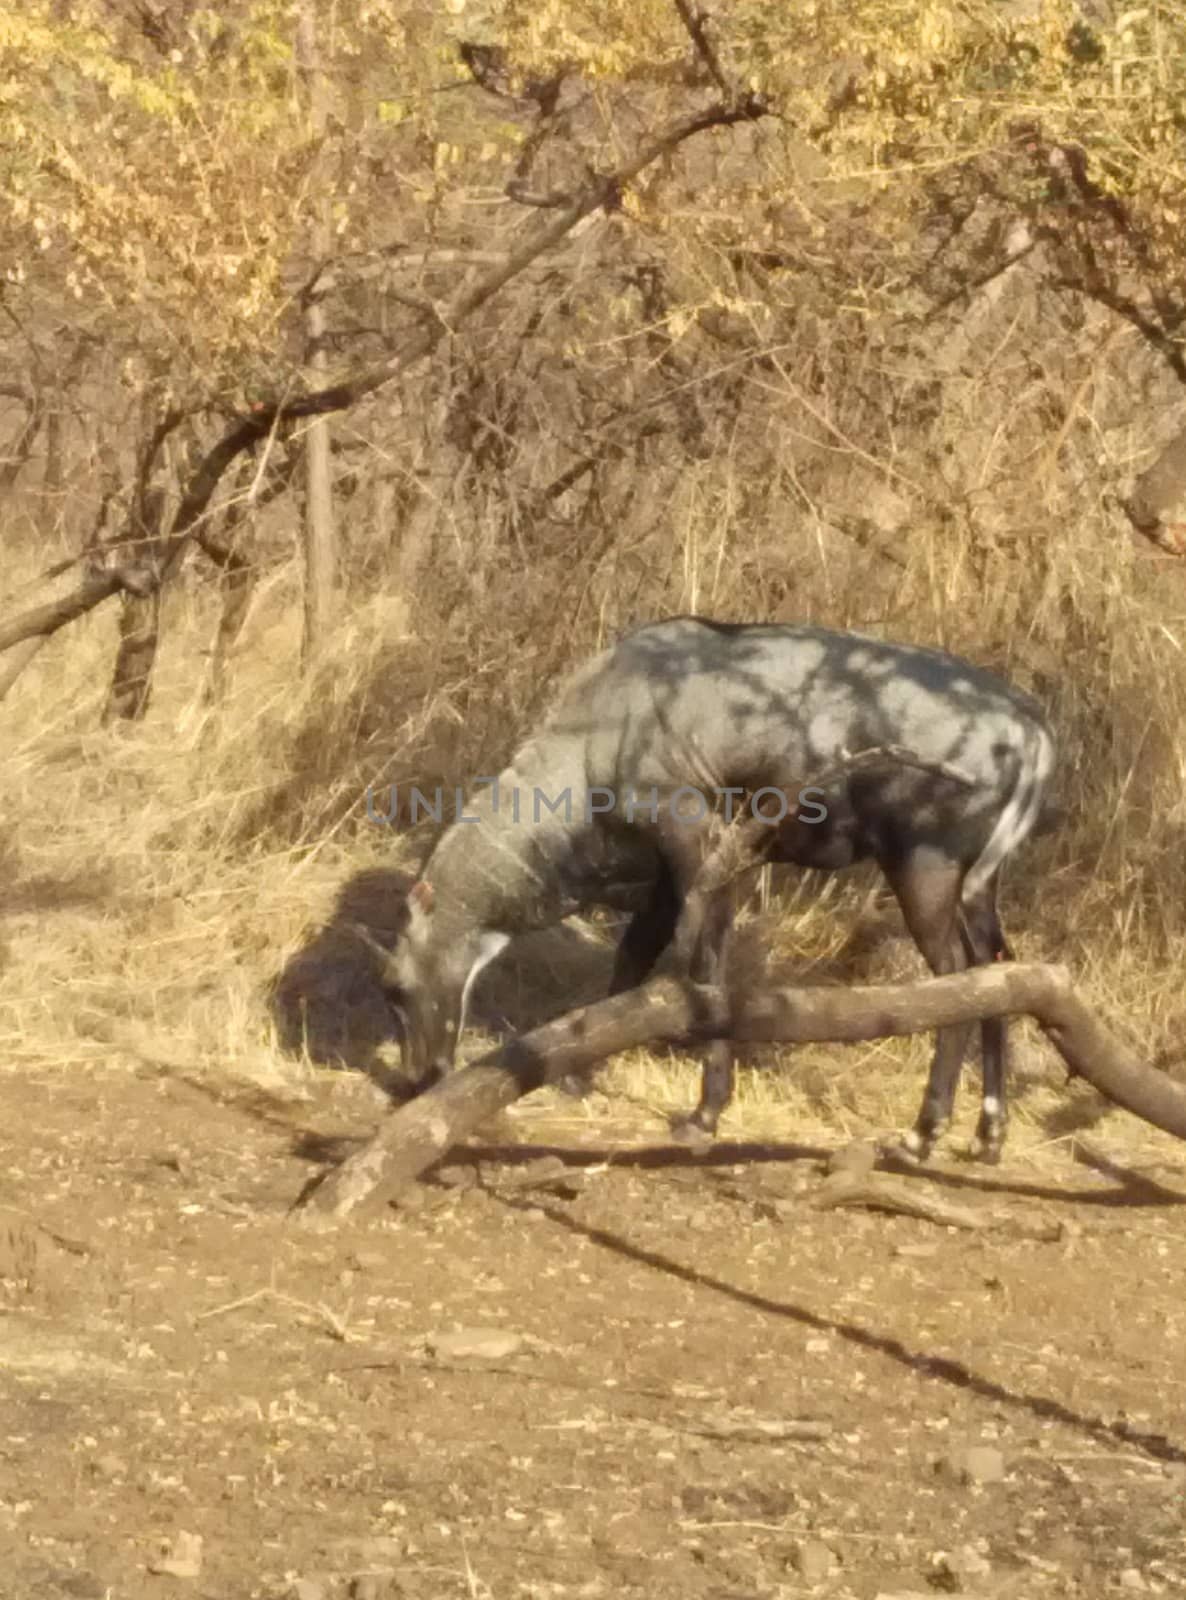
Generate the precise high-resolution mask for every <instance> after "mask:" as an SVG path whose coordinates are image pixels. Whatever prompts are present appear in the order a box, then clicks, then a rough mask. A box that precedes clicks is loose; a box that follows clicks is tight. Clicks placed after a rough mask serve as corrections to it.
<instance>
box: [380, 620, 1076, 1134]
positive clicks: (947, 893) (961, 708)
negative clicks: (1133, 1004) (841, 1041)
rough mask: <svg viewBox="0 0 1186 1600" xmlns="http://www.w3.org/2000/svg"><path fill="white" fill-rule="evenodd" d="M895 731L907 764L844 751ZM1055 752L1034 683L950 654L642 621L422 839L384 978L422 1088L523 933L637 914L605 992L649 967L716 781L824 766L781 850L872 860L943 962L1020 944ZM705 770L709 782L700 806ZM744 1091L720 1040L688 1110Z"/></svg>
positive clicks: (717, 936)
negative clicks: (1000, 894) (866, 759)
mask: <svg viewBox="0 0 1186 1600" xmlns="http://www.w3.org/2000/svg"><path fill="white" fill-rule="evenodd" d="M892 747H897V748H898V750H900V751H906V752H909V753H910V754H911V755H912V756H913V757H915V758H916V762H915V764H909V763H907V764H903V762H901V761H900V760H895V759H892V758H889V757H887V758H885V759H881V760H880V761H876V760H875V761H874V762H873V763H872V764H865V765H862V764H860V763H859V762H854V763H852V764H851V765H849V766H847V767H846V765H845V763H846V761H847V759H848V758H849V757H850V756H851V753H852V752H854V751H867V752H870V753H872V754H873V755H874V756H877V755H879V754H880V753H882V752H887V751H889V750H890V749H891V748H892ZM1054 759H1055V747H1054V740H1053V737H1052V735H1051V732H1050V729H1049V727H1048V725H1047V723H1046V720H1045V718H1044V716H1043V713H1042V711H1041V709H1040V708H1039V707H1038V705H1037V704H1036V703H1035V702H1034V701H1033V700H1031V699H1030V698H1029V696H1027V695H1025V694H1023V693H1021V692H1020V691H1019V690H1017V689H1015V688H1013V687H1012V686H1010V685H1009V684H1008V683H1006V682H1004V681H1003V680H1002V679H1000V678H998V677H996V676H995V675H993V674H992V673H989V672H986V671H983V670H982V669H981V668H979V667H975V666H972V665H971V664H970V663H968V662H966V661H961V660H960V659H958V658H957V657H955V656H950V655H946V654H944V653H943V652H941V651H938V650H928V649H922V648H919V647H916V646H913V645H904V644H891V643H885V642H883V641H881V640H879V639H873V638H867V637H865V636H863V635H861V634H855V633H841V632H834V631H832V630H830V629H827V628H817V627H808V626H803V627H798V626H784V625H782V624H776V623H754V624H749V623H744V624H743V623H723V622H712V621H709V620H707V619H705V618H700V617H673V618H670V619H667V620H665V621H661V622H653V623H649V624H647V625H646V626H644V627H641V628H639V629H637V630H636V631H635V632H633V633H631V634H628V635H627V636H626V637H624V638H622V639H621V640H620V641H619V642H618V643H617V644H614V645H612V646H611V647H610V648H609V649H607V650H605V651H603V652H602V653H601V654H600V655H598V656H597V657H595V658H594V659H593V660H592V661H590V662H588V663H587V664H586V665H585V666H584V667H583V668H581V669H580V670H579V671H578V672H576V673H575V674H574V676H573V677H571V678H570V679H569V680H568V682H567V684H566V685H565V686H564V687H563V688H562V689H561V691H560V694H559V697H558V699H557V701H556V703H555V705H554V707H553V709H552V711H551V713H550V714H549V715H548V717H547V718H546V720H545V721H544V723H543V724H542V726H541V727H540V728H539V729H538V731H537V732H536V733H535V734H533V735H532V737H531V738H529V739H528V740H527V742H526V743H525V744H524V745H522V747H521V748H520V749H519V751H518V752H517V754H516V755H515V756H514V758H513V759H512V761H511V763H510V765H509V766H508V767H507V768H506V770H505V771H504V772H502V773H501V774H500V775H499V777H498V778H497V780H484V784H483V787H482V788H481V789H480V791H479V792H478V793H477V794H476V795H475V796H474V797H473V798H471V800H470V801H469V802H468V809H469V812H470V813H471V814H470V815H468V816H465V817H463V818H461V819H459V820H457V821H455V822H453V823H452V825H451V826H449V827H448V828H447V829H446V830H445V832H444V833H443V834H442V835H441V837H440V838H439V840H438V842H437V844H436V846H435V848H434V849H433V850H432V852H431V853H430V855H429V857H428V860H427V862H426V864H425V866H424V868H423V870H422V873H421V876H420V879H419V881H418V882H417V883H416V884H415V885H414V887H413V888H412V890H411V891H410V894H409V897H408V921H407V927H406V930H405V932H404V934H403V935H402V937H401V939H400V942H399V944H398V945H397V947H396V949H395V951H394V953H393V954H392V955H390V956H389V957H388V958H387V961H386V963H385V971H384V974H383V977H384V983H385V985H386V986H387V988H388V990H389V993H390V994H391V998H392V1000H393V1003H394V1004H395V1006H396V1008H397V1009H398V1010H399V1011H400V1012H401V1014H402V1016H403V1020H404V1024H405V1043H404V1051H405V1067H406V1069H407V1070H408V1071H409V1072H410V1074H411V1075H412V1076H413V1077H414V1078H415V1079H416V1081H418V1082H427V1081H432V1080H434V1079H435V1078H437V1077H438V1076H439V1075H440V1074H442V1073H444V1072H446V1071H447V1070H449V1068H450V1067H451V1066H452V1064H453V1061H454V1056H455V1052H456V1049H457V1044H458V1039H459V1037H460V1035H461V1032H462V1029H463V1027H464V1025H465V1016H466V1006H467V1002H468V1000H469V996H470V992H471V990H472V987H473V984H474V980H475V979H476V977H477V975H478V973H479V972H480V971H481V970H482V968H483V967H485V966H486V965H487V963H488V962H490V961H492V960H493V959H494V958H495V957H496V956H497V955H498V954H499V952H500V951H501V950H503V949H504V948H505V946H506V945H507V944H508V942H509V941H510V940H511V939H512V938H513V937H514V936H515V935H517V934H520V933H524V932H526V931H528V930H530V929H538V928H543V927H547V926H549V925H551V924H553V923H555V922H558V921H560V920H561V919H562V918H564V917H566V916H569V915H570V914H572V913H573V912H575V911H577V910H579V909H581V908H582V907H587V906H590V905H606V906H612V907H615V908H618V909H624V910H629V911H632V912H633V913H634V915H633V918H632V920H631V921H630V923H629V925H628V927H627V929H626V932H625V934H624V936H623V938H622V941H621V944H620V946H619V949H618V952H617V958H616V962H615V966H614V972H613V979H612V983H611V991H610V992H611V993H614V994H617V993H620V992H622V991H623V990H626V989H629V988H632V987H634V986H635V985H637V984H639V983H641V982H643V980H644V979H645V978H646V977H647V975H648V974H649V973H650V971H651V970H652V968H653V967H654V965H655V963H656V962H657V961H658V959H659V957H660V955H661V954H662V953H663V951H664V950H665V949H666V948H667V946H668V945H669V944H671V943H672V941H673V939H674V938H675V935H676V931H677V926H678V925H679V923H680V917H681V912H682V910H683V906H684V900H685V897H686V895H687V891H688V888H689V886H690V884H691V882H692V880H693V878H694V877H695V874H696V870H697V868H698V866H699V865H700V863H701V861H702V860H703V859H704V855H705V850H706V843H707V840H708V838H709V837H710V835H711V831H712V828H713V826H714V825H715V826H717V827H719V810H720V804H719V802H720V799H721V797H722V796H725V797H728V796H750V797H751V798H752V799H756V798H757V796H759V795H760V794H761V793H762V792H766V793H768V794H769V793H771V792H773V793H774V794H775V796H776V798H783V797H786V796H788V795H796V794H797V793H798V791H799V788H800V785H802V784H804V783H811V781H812V778H813V776H814V775H817V774H827V775H828V776H827V777H826V778H825V779H824V780H823V782H822V786H821V787H819V788H813V789H810V790H804V791H802V793H798V799H799V800H800V801H801V802H802V805H801V807H800V808H799V809H796V808H795V807H794V806H793V805H792V807H791V808H790V809H789V810H785V809H784V812H783V814H782V815H781V819H780V820H777V823H776V826H777V833H776V837H775V840H774V844H773V848H772V849H771V850H770V852H769V855H768V859H770V860H772V861H774V862H780V863H787V864H792V865H796V866H800V867H816V868H822V869H824V870H828V871H836V870H840V869H842V868H844V867H847V866H850V865H852V864H853V863H854V862H857V861H862V860H870V859H871V860H873V861H876V862H877V864H878V866H879V867H880V868H881V871H882V872H883V874H884V875H885V878H886V880H887V881H888V883H889V885H890V887H891V889H892V890H893V892H894V895H895V896H896V898H897V901H898V904H899V906H900V907H901V910H902V915H903V917H904V918H905V922H906V926H907V928H908V929H909V931H910V933H911V935H912V937H913V938H914V941H915V943H916V944H917V946H918V948H919V950H920V951H921V953H922V955H923V957H924V958H925V959H926V961H927V962H928V964H929V965H930V967H931V970H932V971H933V972H934V973H936V974H942V973H951V972H959V971H962V970H963V969H965V968H966V967H968V966H970V965H971V966H975V965H979V964H982V963H986V962H991V961H994V960H1001V959H1008V958H1009V955H1010V952H1009V948H1008V945H1007V944H1006V940H1005V935H1004V932H1003V930H1002V928H1001V923H1000V920H999V918H998V915H997V888H998V883H999V879H1000V874H1001V868H1002V867H1003V865H1004V863H1005V861H1006V860H1007V859H1008V858H1009V857H1010V856H1011V855H1012V854H1013V852H1014V851H1015V850H1016V849H1017V848H1018V846H1019V845H1021V844H1022V842H1023V841H1024V840H1025V839H1026V837H1027V836H1028V835H1029V834H1030V833H1031V832H1032V830H1033V828H1034V825H1035V822H1036V821H1037V819H1038V815H1039V812H1040V810H1041V809H1042V805H1043V800H1044V798H1045V795H1046V791H1047V787H1048V784H1049V781H1050V777H1051V774H1052V771H1053V767H1054ZM706 787H711V789H712V790H713V791H714V795H713V800H712V804H711V806H708V807H703V806H702V802H703V801H704V800H705V799H706V798H707V796H706V794H705V791H706ZM681 794H682V795H683V796H684V797H685V799H684V802H683V803H682V808H681V805H677V804H676V800H677V797H678V796H679V795H681ZM689 794H690V795H691V796H692V803H691V805H689V804H688V803H687V798H686V797H687V796H688V795H689ZM809 796H810V797H811V798H809ZM669 802H670V803H669ZM784 806H785V800H784ZM702 809H703V810H704V811H705V813H706V814H704V815H695V816H689V813H690V812H699V811H700V810H702ZM762 809H763V810H764V811H767V812H768V807H767V805H766V804H765V803H764V804H763V806H762ZM813 812H814V813H818V814H817V815H813V814H812V813H813ZM772 825H774V824H772ZM732 919H733V897H732V894H731V892H729V891H728V890H725V891H722V892H720V893H719V894H717V895H715V896H714V898H713V900H712V903H711V906H710V909H709V911H708V913H707V915H706V918H705V922H704V924H703V933H702V935H701V936H700V937H699V938H698V939H697V941H696V942H695V944H694V947H692V948H690V949H689V951H688V953H687V956H686V965H687V967H688V972H687V975H688V976H689V977H691V978H692V979H693V980H694V981H696V982H700V983H718V982H720V981H721V979H722V975H723V970H724V959H725V949H726V944H727V939H728V934H729V931H730V928H731V926H732ZM676 949H677V951H678V950H680V949H681V943H680V942H678V941H677V944H676ZM683 959H684V958H683V957H681V960H683ZM972 1026H973V1025H972V1024H966V1025H958V1026H951V1027H946V1028H942V1029H940V1030H938V1032H937V1035H936V1041H935V1052H934V1058H933V1060H932V1064H931V1068H930V1074H929V1077H928V1080H927V1086H926V1091H925V1093H924V1096H923V1100H922V1107H921V1109H920V1111H919V1114H918V1117H917V1120H916V1122H915V1125H914V1128H913V1130H912V1131H911V1132H910V1133H908V1134H907V1135H906V1138H905V1141H904V1148H905V1151H906V1153H908V1154H909V1155H911V1156H912V1157H913V1158H915V1159H918V1160H925V1159H926V1157H927V1156H928V1155H929V1154H930V1152H931V1150H932V1148H933V1146H934V1144H935V1141H936V1140H937V1139H938V1138H939V1136H940V1135H941V1134H942V1132H943V1131H944V1130H945V1128H946V1127H947V1125H948V1123H949V1121H950V1117H951V1113H952V1108H953V1104H954V1099H955V1090H956V1085H957V1082H958V1078H959V1073H960V1068H961V1065H962V1063H963V1058H964V1055H965V1052H966V1050H967V1046H968V1043H969V1040H970V1036H971V1030H972ZM980 1026H981V1046H982V1055H983V1097H982V1105H981V1113H980V1120H979V1124H978V1128H977V1132H976V1138H975V1140H974V1143H973V1154H975V1155H977V1156H979V1157H980V1158H981V1159H983V1160H986V1161H997V1160H999V1158H1000V1151H1001V1147H1002V1144H1003V1141H1004V1136H1005V1128H1006V1120H1007V1109H1006V1098H1005V1078H1006V1045H1007V1038H1006V1024H1005V1021H1004V1019H990V1020H988V1021H985V1022H983V1023H981V1025H980ZM732 1093H733V1050H732V1047H731V1046H730V1044H729V1043H728V1042H727V1041H725V1040H720V1041H716V1042H714V1043H713V1044H711V1045H710V1046H709V1047H708V1048H707V1051H706V1055H705V1060H704V1066H703V1073H702V1080H701V1093H700V1103H699V1105H698V1106H697V1107H696V1109H695V1111H694V1112H692V1114H691V1115H690V1116H688V1117H686V1118H681V1119H678V1125H679V1126H680V1127H681V1128H683V1129H686V1130H688V1132H689V1133H690V1134H693V1135H694V1134H696V1133H697V1131H699V1135H700V1136H703V1135H705V1134H707V1135H712V1134H714V1133H715V1131H716V1127H717V1123H718V1120H719V1118H720V1114H721V1112H722V1111H723V1110H724V1108H725V1106H727V1105H728V1103H729V1101H730V1099H731V1097H732Z"/></svg>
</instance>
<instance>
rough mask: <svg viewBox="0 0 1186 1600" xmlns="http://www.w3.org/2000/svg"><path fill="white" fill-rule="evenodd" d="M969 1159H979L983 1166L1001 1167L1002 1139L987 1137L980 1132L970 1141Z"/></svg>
mask: <svg viewBox="0 0 1186 1600" xmlns="http://www.w3.org/2000/svg"><path fill="white" fill-rule="evenodd" d="M968 1159H969V1160H970V1161H978V1162H980V1163H981V1165H982V1166H986V1167H999V1166H1000V1164H1001V1141H1000V1139H993V1138H986V1137H985V1136H984V1135H983V1134H981V1133H978V1134H976V1136H975V1137H974V1138H973V1139H971V1140H970V1141H969V1143H968Z"/></svg>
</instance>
